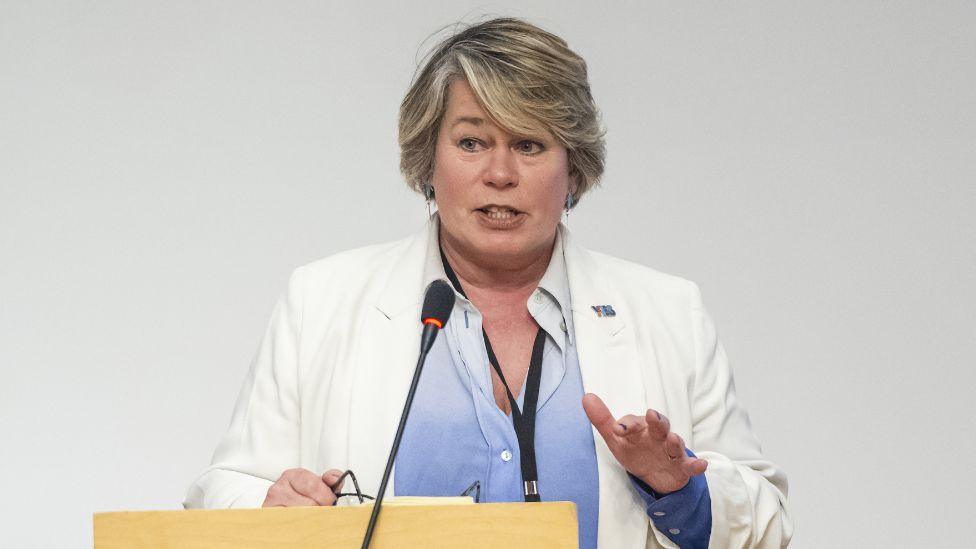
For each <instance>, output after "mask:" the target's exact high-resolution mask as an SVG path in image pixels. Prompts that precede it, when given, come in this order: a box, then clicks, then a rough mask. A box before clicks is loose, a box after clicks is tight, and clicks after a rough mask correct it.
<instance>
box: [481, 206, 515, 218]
mask: <svg viewBox="0 0 976 549" xmlns="http://www.w3.org/2000/svg"><path fill="white" fill-rule="evenodd" d="M482 211H483V212H485V214H487V215H488V217H490V218H491V219H498V220H504V219H511V218H513V217H515V210H511V209H508V208H499V207H498V206H491V207H490V208H485V209H483V210H482Z"/></svg>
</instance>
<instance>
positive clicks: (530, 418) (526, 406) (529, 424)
mask: <svg viewBox="0 0 976 549" xmlns="http://www.w3.org/2000/svg"><path fill="white" fill-rule="evenodd" d="M440 252H441V262H442V263H443V264H444V272H445V273H446V274H447V278H448V280H450V281H451V285H452V286H454V289H455V290H457V292H458V293H459V294H461V295H462V296H464V297H465V298H467V297H468V296H467V294H465V293H464V289H463V288H462V287H461V281H460V280H458V277H457V275H456V274H455V273H454V269H452V268H451V265H450V264H449V263H448V262H447V257H445V256H444V250H443V249H441V250H440ZM481 335H482V336H484V339H485V349H486V350H487V351H488V362H490V363H491V367H492V368H494V369H495V373H497V374H498V378H499V379H501V380H502V385H504V386H505V393H506V394H508V402H509V403H510V404H511V407H512V425H513V426H514V427H515V436H516V437H517V438H518V445H519V454H520V456H521V468H522V488H523V492H522V493H523V495H524V496H525V501H541V499H540V498H539V483H538V481H539V474H538V469H537V468H536V462H535V412H536V406H537V405H538V402H539V384H540V382H541V380H542V352H543V351H544V350H545V344H546V333H545V331H543V329H542V328H541V327H540V328H539V331H538V332H536V334H535V343H533V344H532V358H531V360H530V361H529V373H528V376H527V377H526V380H525V401H524V402H523V410H521V411H520V410H519V407H518V402H517V401H516V400H515V396H514V395H512V390H511V389H509V388H508V382H506V381H505V376H504V374H502V368H501V366H499V364H498V357H496V356H495V351H494V350H493V349H492V348H491V341H490V340H489V339H488V332H486V331H485V327H484V323H482V325H481Z"/></svg>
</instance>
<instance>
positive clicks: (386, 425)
mask: <svg viewBox="0 0 976 549" xmlns="http://www.w3.org/2000/svg"><path fill="white" fill-rule="evenodd" d="M431 231H435V234H436V225H435V224H434V223H433V222H431V223H428V224H427V227H425V229H424V230H423V231H421V232H419V233H417V234H415V235H414V236H413V237H411V238H409V239H407V240H406V241H405V243H404V245H403V246H402V248H401V250H399V254H398V255H397V257H396V259H395V260H394V261H392V262H391V263H390V264H389V265H382V266H378V268H387V269H388V273H389V276H388V279H387V281H386V284H385V287H384V288H383V289H382V290H381V291H380V293H379V296H378V298H377V300H376V302H375V303H372V304H369V306H368V309H367V311H366V313H365V314H366V318H365V320H364V322H363V324H362V328H361V332H360V333H359V334H357V337H358V339H359V340H360V341H359V349H358V350H357V352H356V358H355V361H356V364H355V365H354V368H355V377H354V380H353V384H352V385H353V386H352V390H353V393H352V400H351V404H350V414H349V426H350V430H349V447H348V448H349V463H350V467H351V468H352V469H353V470H354V471H355V472H356V475H357V477H358V479H359V482H360V486H361V487H362V489H363V490H364V491H366V492H367V493H369V494H375V493H376V490H377V489H378V488H379V484H380V480H381V479H382V476H383V469H384V467H385V466H386V460H387V458H388V457H389V452H390V449H391V447H392V444H393V437H394V435H395V434H396V427H397V425H398V423H399V421H400V415H401V413H402V412H403V405H404V403H405V402H406V397H407V391H408V390H409V388H410V380H411V379H412V377H413V372H414V367H415V366H416V362H417V354H418V353H419V351H420V333H421V329H420V307H421V304H422V303H421V302H422V300H423V287H422V284H423V270H424V259H425V258H426V254H427V246H428V242H429V240H430V233H431ZM386 495H389V496H392V495H393V483H392V477H391V482H390V484H389V485H388V486H387V492H386Z"/></svg>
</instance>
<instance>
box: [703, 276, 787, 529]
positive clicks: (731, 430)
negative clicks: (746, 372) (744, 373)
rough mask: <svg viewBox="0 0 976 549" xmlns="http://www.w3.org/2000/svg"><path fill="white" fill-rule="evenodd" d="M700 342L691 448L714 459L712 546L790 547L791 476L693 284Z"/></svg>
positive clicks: (710, 462)
mask: <svg viewBox="0 0 976 549" xmlns="http://www.w3.org/2000/svg"><path fill="white" fill-rule="evenodd" d="M691 322H692V332H693V335H694V342H695V381H694V389H693V394H692V422H693V427H692V435H693V441H692V442H691V444H690V446H691V447H692V449H693V450H694V452H695V453H696V454H697V455H698V457H700V458H702V459H705V460H706V461H708V469H707V470H706V471H705V478H706V480H707V482H708V490H709V495H710V497H711V507H712V532H711V536H710V538H709V545H710V546H711V547H786V546H787V545H788V544H789V542H790V538H791V536H792V533H793V524H792V522H791V520H790V517H789V512H788V509H787V502H786V493H787V480H786V474H785V473H784V472H783V471H782V470H781V469H779V468H778V467H777V466H776V465H775V464H773V463H772V462H770V461H769V460H767V459H765V458H764V457H763V455H762V448H761V446H760V444H759V440H758V439H757V438H756V436H755V435H754V434H753V432H752V427H751V426H750V423H749V416H748V414H747V413H746V410H745V409H744V408H743V407H742V405H741V404H740V403H739V400H738V399H737V398H736V395H735V386H734V382H733V379H732V370H731V368H730V366H729V361H728V358H727V357H726V355H725V349H724V348H723V347H722V344H721V343H720V342H719V340H718V336H717V334H716V330H715V325H714V323H713V321H712V318H711V316H710V315H709V314H708V312H707V311H706V310H705V307H704V305H703V304H702V299H701V291H700V289H699V288H698V286H697V285H695V284H693V291H692V299H691Z"/></svg>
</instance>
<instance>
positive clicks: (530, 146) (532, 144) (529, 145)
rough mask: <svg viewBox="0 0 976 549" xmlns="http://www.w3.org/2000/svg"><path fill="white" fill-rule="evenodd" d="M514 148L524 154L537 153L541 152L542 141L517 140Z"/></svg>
mask: <svg viewBox="0 0 976 549" xmlns="http://www.w3.org/2000/svg"><path fill="white" fill-rule="evenodd" d="M515 148H516V149H517V150H518V152H520V153H524V154H537V153H540V152H542V149H543V147H542V143H539V142H537V141H529V140H525V141H519V143H518V145H516V146H515Z"/></svg>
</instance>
